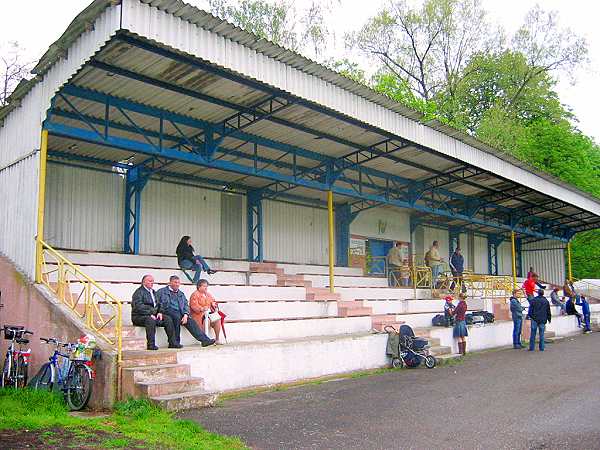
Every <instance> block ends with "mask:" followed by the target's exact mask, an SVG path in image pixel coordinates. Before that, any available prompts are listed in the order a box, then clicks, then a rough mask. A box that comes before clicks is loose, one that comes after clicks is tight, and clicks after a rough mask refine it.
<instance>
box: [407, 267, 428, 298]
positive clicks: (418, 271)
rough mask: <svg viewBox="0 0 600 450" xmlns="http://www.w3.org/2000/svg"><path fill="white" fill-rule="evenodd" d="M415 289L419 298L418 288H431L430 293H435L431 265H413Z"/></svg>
mask: <svg viewBox="0 0 600 450" xmlns="http://www.w3.org/2000/svg"><path fill="white" fill-rule="evenodd" d="M412 276H413V289H414V291H415V299H416V298H417V289H429V291H430V295H433V292H432V291H433V283H432V278H433V277H432V274H431V267H428V266H413V267H412Z"/></svg>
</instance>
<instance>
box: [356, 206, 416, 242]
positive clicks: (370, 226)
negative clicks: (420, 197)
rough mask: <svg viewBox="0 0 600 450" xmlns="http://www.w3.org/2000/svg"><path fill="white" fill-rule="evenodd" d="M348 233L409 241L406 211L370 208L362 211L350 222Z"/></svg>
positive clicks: (408, 224) (408, 222)
mask: <svg viewBox="0 0 600 450" xmlns="http://www.w3.org/2000/svg"><path fill="white" fill-rule="evenodd" d="M350 233H351V234H357V235H359V236H366V237H371V238H377V239H390V240H393V241H403V242H410V215H409V213H408V211H404V210H400V211H399V210H393V209H388V208H372V209H368V210H366V211H362V212H361V213H360V214H359V215H358V217H357V218H356V219H354V221H353V222H352V223H351V224H350Z"/></svg>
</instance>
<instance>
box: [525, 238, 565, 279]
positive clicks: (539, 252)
mask: <svg viewBox="0 0 600 450" xmlns="http://www.w3.org/2000/svg"><path fill="white" fill-rule="evenodd" d="M564 247H565V244H564V243H563V242H560V241H551V240H544V241H538V242H532V243H531V244H523V246H522V248H521V250H522V253H521V254H522V261H523V274H526V273H527V271H528V270H529V267H533V270H534V271H535V272H537V273H538V275H539V276H540V279H542V280H544V281H546V282H550V283H554V284H560V285H562V284H563V283H564V281H565V278H566V274H565V250H564ZM532 250H533V251H532Z"/></svg>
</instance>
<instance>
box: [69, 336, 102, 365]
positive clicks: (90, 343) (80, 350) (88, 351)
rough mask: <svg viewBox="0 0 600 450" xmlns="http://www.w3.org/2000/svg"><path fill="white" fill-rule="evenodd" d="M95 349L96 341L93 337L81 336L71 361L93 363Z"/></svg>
mask: <svg viewBox="0 0 600 450" xmlns="http://www.w3.org/2000/svg"><path fill="white" fill-rule="evenodd" d="M95 348H96V340H95V339H94V338H93V337H92V336H89V335H85V336H81V337H80V338H79V339H78V341H77V344H76V345H75V348H74V349H73V352H72V353H71V359H72V360H77V361H91V360H92V358H93V356H94V349H95Z"/></svg>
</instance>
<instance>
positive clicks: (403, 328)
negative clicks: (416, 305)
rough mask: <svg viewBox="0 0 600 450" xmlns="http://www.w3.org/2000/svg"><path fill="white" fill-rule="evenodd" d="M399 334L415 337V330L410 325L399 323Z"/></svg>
mask: <svg viewBox="0 0 600 450" xmlns="http://www.w3.org/2000/svg"><path fill="white" fill-rule="evenodd" d="M400 336H403V337H415V332H414V331H413V329H412V328H411V327H410V325H400Z"/></svg>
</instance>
